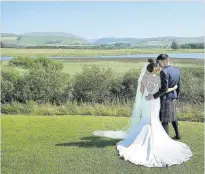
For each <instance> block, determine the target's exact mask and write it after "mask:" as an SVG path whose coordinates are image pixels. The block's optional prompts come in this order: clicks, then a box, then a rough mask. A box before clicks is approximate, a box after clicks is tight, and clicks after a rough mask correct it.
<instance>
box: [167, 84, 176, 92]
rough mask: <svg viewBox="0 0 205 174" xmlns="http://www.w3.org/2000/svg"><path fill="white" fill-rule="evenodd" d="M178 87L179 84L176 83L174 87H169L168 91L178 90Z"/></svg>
mask: <svg viewBox="0 0 205 174" xmlns="http://www.w3.org/2000/svg"><path fill="white" fill-rule="evenodd" d="M177 88H178V86H177V85H175V86H174V87H173V88H168V90H167V92H166V93H168V92H172V91H174V90H176V89H177Z"/></svg>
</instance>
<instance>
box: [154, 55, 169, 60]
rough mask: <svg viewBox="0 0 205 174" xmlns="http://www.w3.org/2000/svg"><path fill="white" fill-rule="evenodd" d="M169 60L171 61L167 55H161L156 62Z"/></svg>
mask: <svg viewBox="0 0 205 174" xmlns="http://www.w3.org/2000/svg"><path fill="white" fill-rule="evenodd" d="M168 59H169V56H168V55H167V54H160V55H159V56H158V57H157V59H156V61H158V60H168Z"/></svg>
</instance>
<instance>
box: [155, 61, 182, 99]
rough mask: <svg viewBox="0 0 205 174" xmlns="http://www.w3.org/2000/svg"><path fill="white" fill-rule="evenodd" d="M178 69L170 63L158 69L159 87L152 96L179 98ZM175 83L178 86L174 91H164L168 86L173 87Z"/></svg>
mask: <svg viewBox="0 0 205 174" xmlns="http://www.w3.org/2000/svg"><path fill="white" fill-rule="evenodd" d="M180 74H181V72H180V69H179V68H177V67H174V66H171V65H167V66H166V67H164V68H163V69H162V70H161V71H160V80H161V87H160V89H159V91H158V92H156V93H155V94H154V95H153V97H154V98H155V99H156V98H158V97H160V99H177V100H179V92H180ZM175 85H177V86H178V88H177V89H176V90H174V91H171V92H169V93H166V92H167V90H168V88H173V87H174V86H175Z"/></svg>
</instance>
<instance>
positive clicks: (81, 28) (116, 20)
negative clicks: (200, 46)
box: [1, 1, 205, 39]
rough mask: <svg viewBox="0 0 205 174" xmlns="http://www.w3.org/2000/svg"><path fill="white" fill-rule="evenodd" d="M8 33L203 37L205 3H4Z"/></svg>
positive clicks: (4, 28) (95, 36)
mask: <svg viewBox="0 0 205 174" xmlns="http://www.w3.org/2000/svg"><path fill="white" fill-rule="evenodd" d="M1 5H2V15H1V16H2V17H1V18H2V27H1V28H2V29H1V32H4V33H16V34H21V33H25V32H68V33H72V34H75V35H78V36H81V37H84V38H86V39H94V38H102V37H135V38H142V37H143V38H148V37H161V36H188V37H192V36H203V35H204V30H205V27H204V26H205V25H204V21H205V17H204V16H205V8H204V7H205V6H204V2H62V1H61V2H2V3H1Z"/></svg>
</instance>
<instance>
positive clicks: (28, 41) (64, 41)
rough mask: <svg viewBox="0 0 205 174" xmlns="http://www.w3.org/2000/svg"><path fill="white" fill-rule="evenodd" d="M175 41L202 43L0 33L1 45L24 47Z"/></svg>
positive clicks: (186, 39)
mask: <svg viewBox="0 0 205 174" xmlns="http://www.w3.org/2000/svg"><path fill="white" fill-rule="evenodd" d="M173 40H174V41H176V42H177V43H178V44H179V45H181V44H189V43H204V36H201V37H174V36H168V37H156V38H117V37H110V38H109V37H108V38H101V39H87V40H86V39H84V38H82V37H79V36H76V35H74V34H70V33H65V32H30V33H25V34H21V35H17V34H13V33H2V34H1V41H2V42H3V44H4V43H5V44H11V45H24V46H42V45H43V46H58V45H61V46H70V45H89V46H90V45H101V44H115V43H130V44H131V45H133V46H135V45H136V46H148V47H152V46H170V45H171V44H172V42H173Z"/></svg>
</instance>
